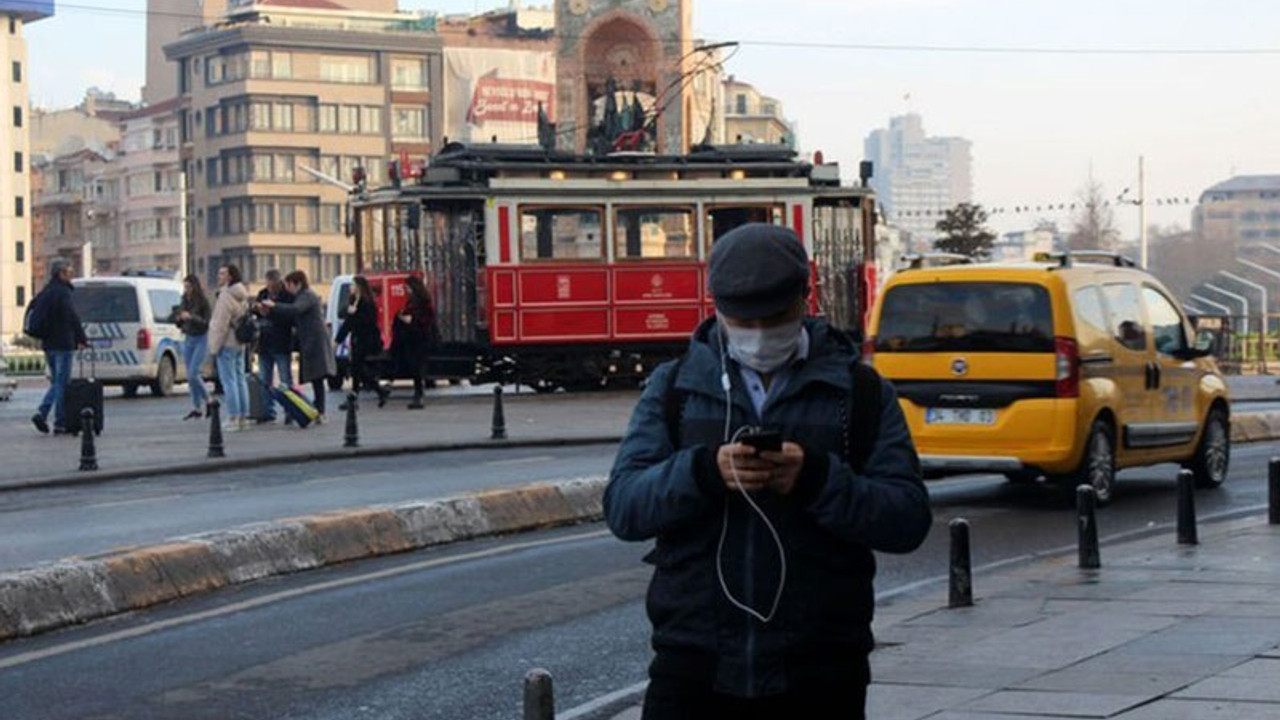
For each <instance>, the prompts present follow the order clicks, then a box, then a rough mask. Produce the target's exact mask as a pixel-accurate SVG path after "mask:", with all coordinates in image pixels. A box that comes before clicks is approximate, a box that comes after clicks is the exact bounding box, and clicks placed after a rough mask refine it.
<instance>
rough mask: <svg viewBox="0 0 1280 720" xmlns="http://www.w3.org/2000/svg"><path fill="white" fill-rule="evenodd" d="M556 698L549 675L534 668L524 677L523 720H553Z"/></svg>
mask: <svg viewBox="0 0 1280 720" xmlns="http://www.w3.org/2000/svg"><path fill="white" fill-rule="evenodd" d="M555 717H556V698H555V693H554V692H553V690H552V687H551V673H549V672H547V671H546V670H543V669H541V668H534V669H533V670H530V671H529V672H528V673H526V674H525V676H524V720H555Z"/></svg>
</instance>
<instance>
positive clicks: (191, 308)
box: [173, 273, 213, 420]
mask: <svg viewBox="0 0 1280 720" xmlns="http://www.w3.org/2000/svg"><path fill="white" fill-rule="evenodd" d="M212 316H213V308H212V307H210V305H209V298H208V296H206V295H205V294H204V284H203V283H201V282H200V276H198V275H196V274H194V273H192V274H191V275H188V276H186V277H185V278H183V280H182V303H181V304H180V305H178V307H177V308H176V312H174V314H173V320H174V322H175V324H177V326H178V329H179V330H181V331H182V335H183V338H182V364H183V365H184V366H185V367H186V368H187V393H188V394H189V395H190V396H191V406H192V410H191V412H189V413H187V414H186V415H185V416H184V417H183V418H182V419H183V420H195V419H198V418H199V417H200V416H201V415H205V414H207V413H208V408H207V405H208V404H209V391H208V389H206V388H205V386H204V377H203V373H202V368H203V367H204V362H205V359H206V358H207V356H208V354H209V320H210V318H211V317H212Z"/></svg>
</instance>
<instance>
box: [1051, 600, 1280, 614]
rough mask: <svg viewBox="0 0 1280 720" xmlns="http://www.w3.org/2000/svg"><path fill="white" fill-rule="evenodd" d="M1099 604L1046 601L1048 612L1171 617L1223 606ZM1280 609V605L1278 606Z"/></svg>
mask: <svg viewBox="0 0 1280 720" xmlns="http://www.w3.org/2000/svg"><path fill="white" fill-rule="evenodd" d="M1102 602H1103V604H1102V605H1099V604H1098V603H1099V601H1097V600H1050V601H1048V602H1047V603H1045V612H1047V613H1067V612H1079V611H1082V610H1088V611H1092V612H1096V613H1099V614H1107V615H1113V614H1116V613H1122V614H1125V615H1168V616H1170V617H1195V616H1197V615H1204V614H1206V613H1210V612H1214V611H1216V610H1218V609H1220V608H1221V607H1222V605H1220V604H1219V603H1213V602H1209V601H1200V602H1167V601H1152V600H1132V599H1122V600H1105V601H1102ZM1277 609H1280V606H1278V607H1277Z"/></svg>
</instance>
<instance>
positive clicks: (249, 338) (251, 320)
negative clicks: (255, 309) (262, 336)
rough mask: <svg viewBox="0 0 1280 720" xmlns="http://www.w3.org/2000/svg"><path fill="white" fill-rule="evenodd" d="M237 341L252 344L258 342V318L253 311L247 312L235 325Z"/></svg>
mask: <svg viewBox="0 0 1280 720" xmlns="http://www.w3.org/2000/svg"><path fill="white" fill-rule="evenodd" d="M235 333H236V342H238V343H240V344H241V345H252V344H254V343H256V342H258V319H257V318H256V317H254V316H253V313H252V312H246V313H245V314H244V315H242V316H241V317H240V320H239V321H238V322H237V323H236V326H235Z"/></svg>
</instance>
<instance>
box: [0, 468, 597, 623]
mask: <svg viewBox="0 0 1280 720" xmlns="http://www.w3.org/2000/svg"><path fill="white" fill-rule="evenodd" d="M605 482H606V478H604V477H588V478H579V479H573V480H565V481H561V482H557V483H545V484H536V485H529V486H527V487H522V488H515V489H509V490H491V491H486V492H480V493H474V494H470V495H461V496H457V497H452V498H445V499H440V500H432V501H429V502H411V503H401V504H397V505H387V506H375V507H368V508H359V509H354V510H346V511H337V512H329V513H320V514H317V515H309V516H304V517H296V518H286V519H282V520H274V521H270V522H261V523H251V524H248V525H242V526H240V527H238V528H233V529H231V530H220V531H214V532H208V533H201V534H198V535H189V536H185V537H180V538H175V539H173V540H170V541H167V542H165V543H162V544H160V545H153V546H148V547H142V548H136V549H132V550H125V551H120V552H115V553H110V554H107V555H102V556H97V557H91V558H86V559H83V560H70V561H61V562H57V563H53V564H50V565H45V566H39V567H35V568H31V569H27V570H21V571H17V572H13V573H9V574H4V575H0V642H4V641H6V640H11V639H14V638H19V637H26V636H30V635H36V634H39V633H43V632H48V631H50V630H56V629H59V628H63V627H67V626H70V625H77V624H80V623H84V622H88V621H90V620H96V619H98V618H103V617H107V616H109V615H116V614H119V613H124V612H129V611H132V610H140V609H143V608H147V607H150V606H153V605H158V604H160V603H164V602H168V601H170V600H176V599H179V598H184V597H190V596H193V595H198V594H201V593H205V592H208V591H210V590H216V589H219V588H223V587H227V586H230V585H239V584H242V583H247V582H251V581H254V580H260V579H263V578H266V577H271V576H275V575H288V574H291V573H296V572H301V571H304V570H312V569H315V568H320V567H325V566H328V565H335V564H338V563H343V562H348V561H351V560H358V559H363V558H369V557H375V556H379V555H389V554H392V553H401V552H408V551H411V550H418V549H422V548H426V547H431V546H434V545H441V544H444V543H449V542H454V541H459V540H469V539H473V538H480V537H486V536H491V535H500V534H504V533H513V532H522V531H528V530H536V529H542V528H549V527H557V526H562V525H571V524H574V523H578V522H588V521H596V520H599V519H600V518H601V517H603V512H604V511H603V507H602V498H603V494H604V486H605Z"/></svg>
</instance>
